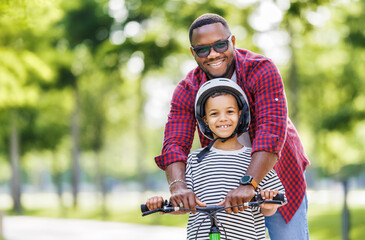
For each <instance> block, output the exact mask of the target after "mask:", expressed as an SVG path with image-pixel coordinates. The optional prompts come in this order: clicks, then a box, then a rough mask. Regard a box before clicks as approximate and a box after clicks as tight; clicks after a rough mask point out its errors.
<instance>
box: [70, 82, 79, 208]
mask: <svg viewBox="0 0 365 240" xmlns="http://www.w3.org/2000/svg"><path fill="white" fill-rule="evenodd" d="M74 93H75V109H74V111H73V113H72V116H71V136H72V196H73V206H74V207H77V204H78V201H77V200H78V193H79V183H80V153H79V151H80V147H79V146H80V121H79V115H80V96H79V91H78V89H77V86H75V87H74Z"/></svg>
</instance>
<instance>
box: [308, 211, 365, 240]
mask: <svg viewBox="0 0 365 240" xmlns="http://www.w3.org/2000/svg"><path fill="white" fill-rule="evenodd" d="M349 211H350V235H349V239H364V233H365V206H351V207H350V209H349ZM341 217H342V206H338V205H335V206H326V205H310V206H309V213H308V224H309V231H310V239H311V240H322V239H331V240H341V239H342V222H341Z"/></svg>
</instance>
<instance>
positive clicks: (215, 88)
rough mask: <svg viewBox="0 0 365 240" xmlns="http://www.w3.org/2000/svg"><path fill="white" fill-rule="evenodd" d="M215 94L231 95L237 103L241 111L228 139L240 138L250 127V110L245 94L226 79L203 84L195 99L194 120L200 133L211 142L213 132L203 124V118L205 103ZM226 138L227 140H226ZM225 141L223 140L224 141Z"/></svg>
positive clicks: (217, 79) (216, 79) (236, 85)
mask: <svg viewBox="0 0 365 240" xmlns="http://www.w3.org/2000/svg"><path fill="white" fill-rule="evenodd" d="M216 92H227V93H229V94H232V95H233V96H234V97H235V98H236V100H237V103H238V107H239V109H240V110H242V112H241V115H240V117H239V120H238V124H237V127H236V129H235V131H234V132H233V134H232V135H231V136H230V137H228V138H231V137H234V136H235V135H236V134H237V136H240V135H241V134H242V133H244V132H247V131H248V128H249V125H250V120H251V117H250V108H249V105H248V101H247V97H246V94H245V93H244V92H243V90H242V89H241V87H240V86H238V84H237V83H235V82H234V81H232V80H230V79H227V78H215V79H212V80H210V81H207V82H206V83H204V84H203V85H202V86H201V87H200V89H199V91H198V93H197V95H196V98H195V118H196V119H197V121H198V126H199V129H200V131H201V132H202V133H203V135H204V136H206V137H207V138H209V139H211V140H213V138H214V137H213V132H212V131H211V130H210V129H209V126H208V125H207V124H206V123H205V122H204V120H203V117H204V115H205V103H206V101H207V100H208V98H209V97H210V96H212V95H213V94H214V93H216ZM228 138H227V139H228ZM227 139H223V140H224V141H225V140H227Z"/></svg>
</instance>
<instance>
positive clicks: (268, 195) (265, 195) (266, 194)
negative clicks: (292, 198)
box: [260, 189, 279, 209]
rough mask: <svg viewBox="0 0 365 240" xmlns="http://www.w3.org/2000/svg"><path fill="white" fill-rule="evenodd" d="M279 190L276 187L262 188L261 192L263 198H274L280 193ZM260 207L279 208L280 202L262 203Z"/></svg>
mask: <svg viewBox="0 0 365 240" xmlns="http://www.w3.org/2000/svg"><path fill="white" fill-rule="evenodd" d="M278 193H279V190H277V189H275V190H261V191H260V194H261V197H262V199H265V200H273V198H274V197H275V196H276V195H278ZM260 207H261V208H262V209H277V208H278V204H270V203H269V204H265V203H264V204H261V205H260Z"/></svg>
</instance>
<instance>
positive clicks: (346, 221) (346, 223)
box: [342, 180, 350, 240]
mask: <svg viewBox="0 0 365 240" xmlns="http://www.w3.org/2000/svg"><path fill="white" fill-rule="evenodd" d="M342 185H343V192H344V201H343V210H342V239H343V240H348V239H349V232H350V212H349V209H348V206H347V194H348V180H343V181H342Z"/></svg>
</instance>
